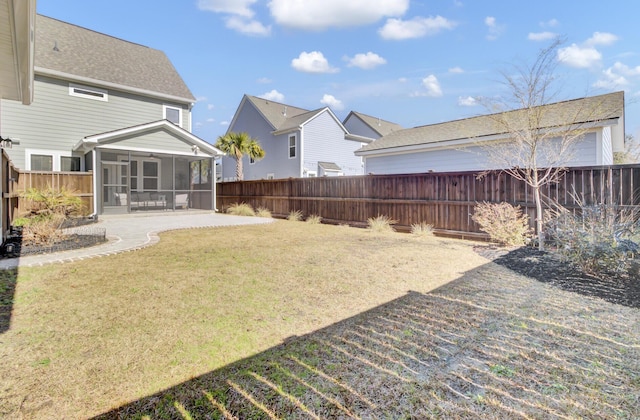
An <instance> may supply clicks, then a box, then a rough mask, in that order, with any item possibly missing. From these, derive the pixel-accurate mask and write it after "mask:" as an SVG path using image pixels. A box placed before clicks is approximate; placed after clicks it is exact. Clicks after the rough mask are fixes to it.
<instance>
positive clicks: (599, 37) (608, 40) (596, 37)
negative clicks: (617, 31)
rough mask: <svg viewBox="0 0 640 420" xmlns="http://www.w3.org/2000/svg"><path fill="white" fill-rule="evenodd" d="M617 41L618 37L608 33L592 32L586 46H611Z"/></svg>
mask: <svg viewBox="0 0 640 420" xmlns="http://www.w3.org/2000/svg"><path fill="white" fill-rule="evenodd" d="M617 40H618V37H617V36H616V35H614V34H610V33H608V32H594V33H593V35H592V36H591V38H589V39H587V41H586V44H587V45H590V46H593V45H605V46H606V45H611V44H613V43H614V42H616V41H617Z"/></svg>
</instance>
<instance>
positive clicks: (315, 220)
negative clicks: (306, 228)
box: [306, 214, 322, 225]
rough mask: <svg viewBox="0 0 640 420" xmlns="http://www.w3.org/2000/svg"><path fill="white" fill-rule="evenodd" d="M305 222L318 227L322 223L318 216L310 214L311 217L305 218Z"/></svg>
mask: <svg viewBox="0 0 640 420" xmlns="http://www.w3.org/2000/svg"><path fill="white" fill-rule="evenodd" d="M306 222H307V223H309V224H312V225H319V224H320V223H322V217H320V216H318V215H317V214H312V215H311V216H309V217H307V220H306Z"/></svg>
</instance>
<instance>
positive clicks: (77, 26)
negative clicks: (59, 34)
mask: <svg viewBox="0 0 640 420" xmlns="http://www.w3.org/2000/svg"><path fill="white" fill-rule="evenodd" d="M38 16H40V17H43V18H47V19H51V20H55V21H57V22H60V23H64V24H65V25H69V26H75V27H76V28H79V29H82V30H85V31H89V32H93V33H95V34H98V35H102V36H106V37H109V38H113V39H116V40H118V41H122V42H126V43H127V44H132V45H137V46H139V47H143V48H149V49H150V50H156V51H162V50H158V49H157V48H152V47H149V46H148V45H144V44H140V43H137V42H133V41H128V40H126V39H123V38H120V37H117V36H114V35H109V34H107V33H104V32H100V31H96V30H95V29H91V28H87V27H85V26H80V25H78V24H75V23H71V22H67V21H64V20H61V19H57V18H54V17H51V16H46V15H43V14H40V13H38Z"/></svg>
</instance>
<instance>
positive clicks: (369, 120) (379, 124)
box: [345, 111, 403, 136]
mask: <svg viewBox="0 0 640 420" xmlns="http://www.w3.org/2000/svg"><path fill="white" fill-rule="evenodd" d="M351 114H353V115H355V116H356V117H358V118H360V119H361V120H362V121H363V122H364V123H365V124H367V125H368V126H369V127H371V129H372V130H373V131H375V132H376V133H378V134H379V135H380V136H386V135H387V134H391V133H392V132H394V131H398V130H402V128H403V127H402V126H401V125H400V124H396V123H392V122H390V121H385V120H383V119H380V118H376V117H372V116H370V115H366V114H362V113H360V112H356V111H351ZM347 118H349V116H347ZM345 121H346V120H345Z"/></svg>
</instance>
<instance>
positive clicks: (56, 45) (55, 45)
mask: <svg viewBox="0 0 640 420" xmlns="http://www.w3.org/2000/svg"><path fill="white" fill-rule="evenodd" d="M53 51H60V48H58V41H53Z"/></svg>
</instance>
